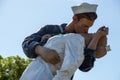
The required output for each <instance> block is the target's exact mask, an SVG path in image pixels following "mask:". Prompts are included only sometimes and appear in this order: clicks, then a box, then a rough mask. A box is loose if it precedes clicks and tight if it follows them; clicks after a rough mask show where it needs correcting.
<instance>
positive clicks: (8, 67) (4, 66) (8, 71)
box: [0, 56, 32, 80]
mask: <svg viewBox="0 0 120 80" xmlns="http://www.w3.org/2000/svg"><path fill="white" fill-rule="evenodd" d="M31 60H32V59H24V58H22V57H19V56H10V57H7V58H3V57H2V56H0V80H19V78H20V76H21V75H22V73H23V71H24V70H25V68H26V67H27V65H28V64H29V63H30V62H31Z"/></svg>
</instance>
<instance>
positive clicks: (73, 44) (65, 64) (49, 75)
mask: <svg viewBox="0 0 120 80" xmlns="http://www.w3.org/2000/svg"><path fill="white" fill-rule="evenodd" d="M44 47H47V48H50V49H54V50H56V51H57V52H58V54H59V56H60V59H61V62H60V63H58V64H56V65H52V64H50V63H46V62H45V61H44V60H43V59H42V58H41V57H37V58H35V60H33V61H32V62H31V63H30V64H29V65H28V67H27V68H26V69H25V71H24V72H23V74H22V76H21V78H20V80H70V78H71V76H72V75H73V74H74V73H75V71H76V70H77V69H78V67H79V66H80V65H81V64H82V62H83V60H84V54H83V53H84V47H85V42H84V38H83V37H82V36H81V35H80V34H75V33H69V34H65V35H61V34H60V35H56V36H54V37H51V38H50V39H49V40H48V41H47V43H46V44H45V46H44ZM48 55H49V53H48Z"/></svg>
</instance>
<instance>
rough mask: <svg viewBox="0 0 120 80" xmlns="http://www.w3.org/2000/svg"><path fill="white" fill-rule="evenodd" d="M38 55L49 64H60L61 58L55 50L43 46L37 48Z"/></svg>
mask: <svg viewBox="0 0 120 80" xmlns="http://www.w3.org/2000/svg"><path fill="white" fill-rule="evenodd" d="M35 51H36V53H37V54H38V55H39V56H40V57H41V58H42V59H43V60H44V61H46V62H47V63H51V64H53V65H54V64H57V63H59V62H60V57H59V55H58V53H57V52H56V51H55V50H52V49H48V48H45V47H42V46H37V47H36V48H35Z"/></svg>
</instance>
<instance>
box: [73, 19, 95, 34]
mask: <svg viewBox="0 0 120 80" xmlns="http://www.w3.org/2000/svg"><path fill="white" fill-rule="evenodd" d="M93 23H94V21H92V20H88V19H86V18H82V19H80V20H78V22H77V23H76V26H75V32H76V33H88V30H89V28H90V27H91V26H92V25H93Z"/></svg>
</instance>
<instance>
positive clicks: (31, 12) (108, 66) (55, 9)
mask: <svg viewBox="0 0 120 80" xmlns="http://www.w3.org/2000/svg"><path fill="white" fill-rule="evenodd" d="M82 2H89V3H97V4H98V5H99V6H98V9H97V14H98V18H97V20H96V21H95V24H94V25H93V27H92V28H91V29H90V32H96V30H97V29H98V28H99V27H101V26H103V25H105V26H107V27H109V29H110V32H109V35H108V44H110V45H111V49H112V51H110V52H108V54H107V55H106V56H105V57H103V58H101V59H97V60H96V62H95V66H94V68H93V69H92V70H91V71H90V72H87V73H84V72H81V71H79V70H78V71H77V72H76V75H75V77H74V80H120V63H119V61H120V53H119V50H120V46H118V44H120V43H119V41H120V37H119V35H120V31H119V30H120V20H119V19H120V6H119V5H120V0H0V55H2V56H3V57H8V56H15V55H19V56H21V57H24V58H26V56H25V55H24V53H23V51H22V47H21V43H22V41H23V40H24V38H25V37H26V36H28V35H30V34H32V33H34V32H36V31H38V30H39V29H40V28H41V27H42V26H44V25H46V24H61V23H64V22H66V23H68V22H69V21H70V20H71V19H72V16H73V13H72V11H71V6H73V5H76V4H80V3H82Z"/></svg>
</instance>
